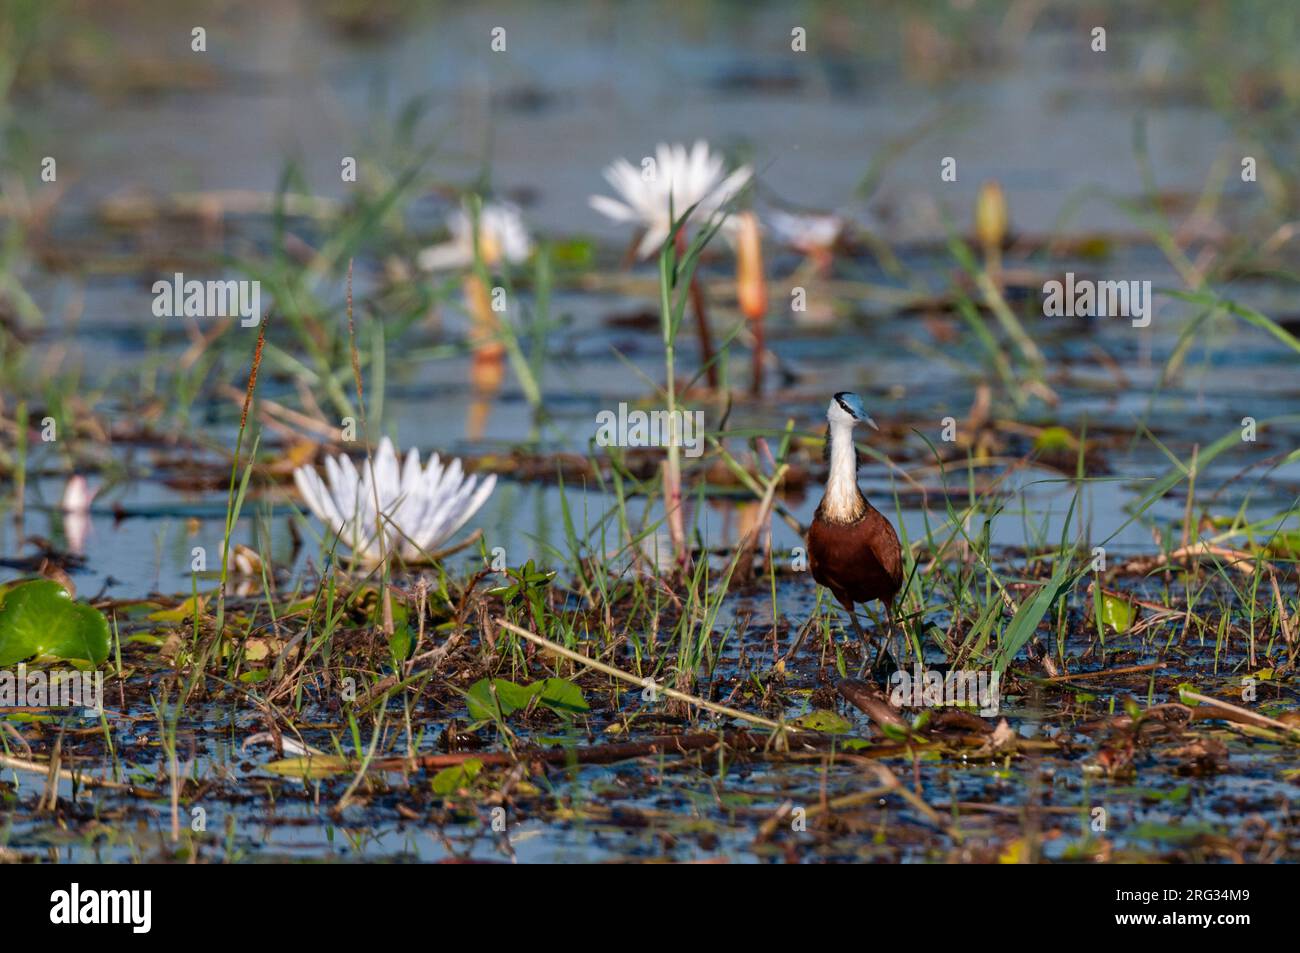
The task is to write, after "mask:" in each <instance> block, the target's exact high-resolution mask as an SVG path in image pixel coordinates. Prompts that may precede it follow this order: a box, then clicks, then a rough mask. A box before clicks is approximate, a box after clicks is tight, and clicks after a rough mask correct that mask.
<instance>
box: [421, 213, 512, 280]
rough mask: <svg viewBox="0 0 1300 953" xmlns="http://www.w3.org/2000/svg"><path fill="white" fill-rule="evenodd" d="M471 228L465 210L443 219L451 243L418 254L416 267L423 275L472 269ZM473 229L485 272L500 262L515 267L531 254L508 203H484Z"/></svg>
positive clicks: (472, 244)
mask: <svg viewBox="0 0 1300 953" xmlns="http://www.w3.org/2000/svg"><path fill="white" fill-rule="evenodd" d="M475 224H476V223H475V221H474V216H473V214H472V212H471V210H470V209H469V208H468V207H463V208H459V209H457V210H456V211H455V212H452V213H451V215H450V216H448V218H447V228H448V229H449V230H450V231H451V240H450V241H447V242H443V243H442V244H441V245H434V246H432V247H431V248H426V249H425V250H424V251H422V252H420V255H419V259H418V260H419V263H420V267H421V268H423V269H424V270H425V271H446V270H454V269H457V268H468V267H469V266H470V265H473V264H474V249H475V243H474V234H475ZM477 228H478V245H477V247H478V250H479V252H480V253H481V254H482V256H483V263H484V264H486V265H487V266H488V267H489V268H491V267H494V266H495V265H497V264H499V263H500V262H502V261H506V262H509V263H511V264H518V263H519V262H522V261H525V260H527V258H528V256H529V255H531V254H532V251H533V242H532V239H531V238H530V237H529V235H528V229H527V227H525V225H524V220H523V218H522V217H521V216H520V214H519V209H518V208H516V207H515V206H514V205H511V204H510V203H508V202H484V203H483V207H482V208H481V209H479V212H478V222H477Z"/></svg>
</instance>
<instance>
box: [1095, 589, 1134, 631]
mask: <svg viewBox="0 0 1300 953" xmlns="http://www.w3.org/2000/svg"><path fill="white" fill-rule="evenodd" d="M1136 619H1137V606H1135V605H1134V604H1133V603H1131V602H1129V601H1128V600H1127V599H1120V598H1119V597H1117V596H1112V595H1107V594H1106V593H1102V597H1101V621H1102V624H1103V625H1108V626H1110V627H1111V628H1112V629H1114V630H1115V631H1116V632H1127V631H1128V630H1129V629H1130V628H1132V626H1133V622H1134V621H1135V620H1136Z"/></svg>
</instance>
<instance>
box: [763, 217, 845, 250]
mask: <svg viewBox="0 0 1300 953" xmlns="http://www.w3.org/2000/svg"><path fill="white" fill-rule="evenodd" d="M767 222H768V224H769V225H770V226H771V227H772V235H773V237H774V238H775V239H776V240H777V241H779V242H781V243H782V244H783V245H789V246H790V247H791V248H794V249H796V250H798V251H801V252H803V253H804V254H810V253H812V252H816V251H823V250H825V249H827V248H830V247H831V246H832V245H834V244H835V242H836V241H837V240H838V239H839V237H840V232H842V231H843V230H844V219H842V218H840V217H839V216H838V215H792V214H790V213H789V212H782V211H781V210H779V209H775V210H773V211H772V212H771V213H770V214H769V215H768V217H767Z"/></svg>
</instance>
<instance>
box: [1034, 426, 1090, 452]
mask: <svg viewBox="0 0 1300 953" xmlns="http://www.w3.org/2000/svg"><path fill="white" fill-rule="evenodd" d="M1078 446H1079V441H1078V440H1077V439H1076V438H1075V436H1074V434H1072V433H1070V431H1068V430H1066V429H1065V428H1064V427H1044V428H1043V431H1042V432H1041V433H1040V434H1039V435H1038V436H1037V437H1036V438H1034V449H1035V450H1037V451H1039V452H1040V453H1062V452H1065V451H1067V450H1074V449H1076V448H1077V447H1078Z"/></svg>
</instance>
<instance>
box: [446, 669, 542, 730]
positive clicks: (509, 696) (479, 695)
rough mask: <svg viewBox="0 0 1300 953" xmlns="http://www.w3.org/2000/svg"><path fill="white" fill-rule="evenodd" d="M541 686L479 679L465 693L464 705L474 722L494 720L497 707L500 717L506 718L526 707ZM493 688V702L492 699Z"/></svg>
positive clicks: (502, 679) (500, 679)
mask: <svg viewBox="0 0 1300 953" xmlns="http://www.w3.org/2000/svg"><path fill="white" fill-rule="evenodd" d="M542 685H543V683H542V682H534V683H533V684H532V685H528V686H524V685H516V684H515V683H514V682H512V681H510V680H509V679H507V678H493V679H487V678H480V679H479V680H478V681H477V682H475V683H474V684H473V685H471V686H470V687H469V691H468V692H466V694H465V704H466V706H467V707H468V708H469V716H470V717H471V718H473V719H474V720H475V721H491V720H492V719H494V718H496V716H497V707H498V706H500V708H501V717H503V718H508V717H509V716H510V715H511V714H513V713H514V712H517V711H518V710H519V709H521V708H526V707H528V704H529V703H530V702H531V701H532V700H533V698H535V697H536V696H537V693H538V692H540V691H541V690H542ZM494 688H495V689H496V699H495V700H493V698H492V690H493V689H494Z"/></svg>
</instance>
